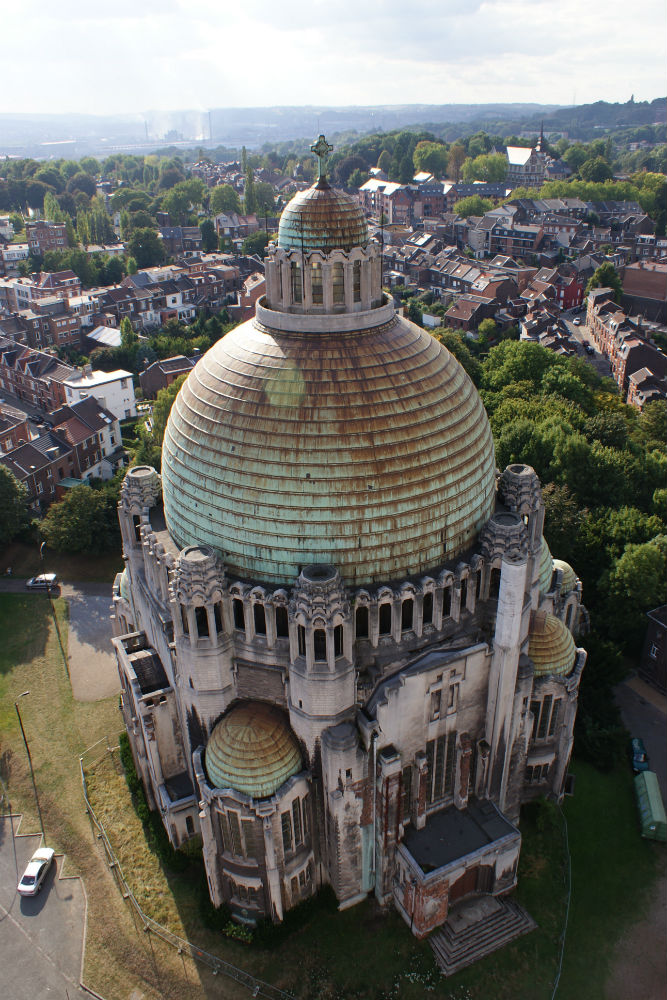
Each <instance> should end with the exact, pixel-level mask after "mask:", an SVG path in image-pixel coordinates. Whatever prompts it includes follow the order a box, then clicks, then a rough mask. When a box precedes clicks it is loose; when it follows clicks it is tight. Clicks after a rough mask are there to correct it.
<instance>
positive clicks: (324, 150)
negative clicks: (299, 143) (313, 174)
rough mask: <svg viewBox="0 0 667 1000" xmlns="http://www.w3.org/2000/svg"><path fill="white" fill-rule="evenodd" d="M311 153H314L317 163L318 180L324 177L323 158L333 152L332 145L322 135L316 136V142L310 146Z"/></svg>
mask: <svg viewBox="0 0 667 1000" xmlns="http://www.w3.org/2000/svg"><path fill="white" fill-rule="evenodd" d="M310 151H311V153H314V154H315V156H316V157H317V163H318V176H317V179H318V180H322V179H323V178H324V176H325V175H324V159H325V157H327V156H328V155H329V153H332V152H333V146H330V145H329V143H328V142H327V140H326V139H325V138H324V136H323V135H320V136H318V139H317V142H314V143H313V145H312V146H311V147H310Z"/></svg>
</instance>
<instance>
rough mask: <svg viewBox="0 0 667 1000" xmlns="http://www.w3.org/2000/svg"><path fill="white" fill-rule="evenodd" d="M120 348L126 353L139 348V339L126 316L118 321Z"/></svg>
mask: <svg viewBox="0 0 667 1000" xmlns="http://www.w3.org/2000/svg"><path fill="white" fill-rule="evenodd" d="M120 346H121V347H122V348H123V349H124V350H126V351H134V350H136V348H137V347H138V346H139V337H138V336H137V334H136V333H135V332H134V328H133V326H132V323H131V322H130V319H129V317H128V316H123V318H122V320H121V321H120Z"/></svg>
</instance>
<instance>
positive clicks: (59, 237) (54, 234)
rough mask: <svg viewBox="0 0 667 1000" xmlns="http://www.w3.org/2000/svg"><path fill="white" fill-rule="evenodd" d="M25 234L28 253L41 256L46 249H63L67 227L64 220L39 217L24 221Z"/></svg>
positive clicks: (65, 243)
mask: <svg viewBox="0 0 667 1000" xmlns="http://www.w3.org/2000/svg"><path fill="white" fill-rule="evenodd" d="M25 235H26V241H27V243H28V248H29V250H30V253H31V254H32V255H33V256H35V257H43V256H44V254H45V253H46V252H47V250H65V249H66V247H67V227H66V226H65V223H64V222H47V221H45V220H43V219H39V220H38V221H36V222H26V224H25Z"/></svg>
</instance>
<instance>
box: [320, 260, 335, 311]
mask: <svg viewBox="0 0 667 1000" xmlns="http://www.w3.org/2000/svg"><path fill="white" fill-rule="evenodd" d="M322 302H323V303H324V311H325V312H327V313H330V312H332V311H333V265H332V264H331V262H330V261H325V262H323V264H322Z"/></svg>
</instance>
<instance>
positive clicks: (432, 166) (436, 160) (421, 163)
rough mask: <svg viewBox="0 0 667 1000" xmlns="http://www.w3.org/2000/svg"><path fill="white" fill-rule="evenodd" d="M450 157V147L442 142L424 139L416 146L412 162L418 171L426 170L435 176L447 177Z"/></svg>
mask: <svg viewBox="0 0 667 1000" xmlns="http://www.w3.org/2000/svg"><path fill="white" fill-rule="evenodd" d="M448 158H449V150H448V147H447V146H446V145H445V144H444V143H442V142H429V141H428V140H426V139H423V140H422V141H421V142H418V143H417V145H416V146H415V151H414V153H413V154H412V162H413V164H414V169H415V172H416V173H419V172H420V171H422V170H424V171H426V172H428V173H430V174H433V176H434V177H445V176H446V174H447V162H448Z"/></svg>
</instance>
